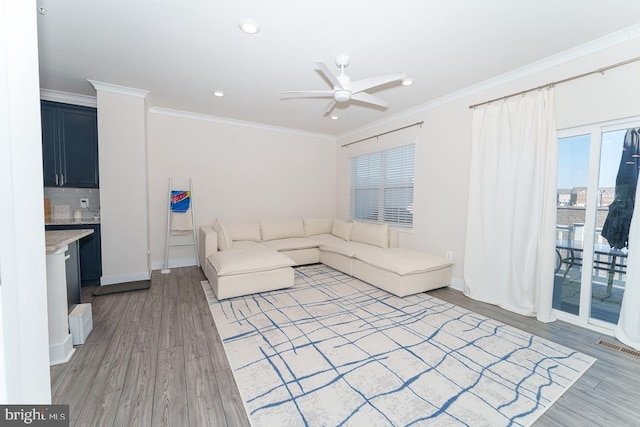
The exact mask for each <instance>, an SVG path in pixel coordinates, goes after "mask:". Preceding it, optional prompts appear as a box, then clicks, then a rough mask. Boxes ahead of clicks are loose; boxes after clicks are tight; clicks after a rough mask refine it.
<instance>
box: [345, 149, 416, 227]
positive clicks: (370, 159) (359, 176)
mask: <svg viewBox="0 0 640 427" xmlns="http://www.w3.org/2000/svg"><path fill="white" fill-rule="evenodd" d="M414 163H415V144H410V145H404V146H402V147H397V148H391V149H388V150H384V151H377V152H375V153H369V154H364V155H361V156H357V157H352V158H351V188H350V195H349V218H350V219H358V220H364V221H373V222H386V223H388V224H389V225H393V226H397V227H402V228H411V227H412V226H413V181H414V178H413V171H414Z"/></svg>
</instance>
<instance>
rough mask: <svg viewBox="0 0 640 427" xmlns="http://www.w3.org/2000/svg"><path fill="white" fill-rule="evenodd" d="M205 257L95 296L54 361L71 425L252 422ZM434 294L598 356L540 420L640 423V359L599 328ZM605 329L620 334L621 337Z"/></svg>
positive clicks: (445, 292)
mask: <svg viewBox="0 0 640 427" xmlns="http://www.w3.org/2000/svg"><path fill="white" fill-rule="evenodd" d="M201 280H204V275H203V274H202V271H201V270H200V269H199V268H197V267H184V268H177V269H173V270H172V271H171V273H170V274H166V275H163V274H160V273H159V272H156V271H154V272H153V276H152V286H151V288H150V289H148V290H143V291H135V292H126V293H120V294H112V295H104V296H99V297H92V296H91V292H93V290H94V288H83V302H91V304H92V310H93V324H94V329H93V331H92V332H91V334H90V335H89V338H88V340H87V342H86V343H85V344H84V345H81V346H77V347H76V352H75V353H74V355H73V358H72V359H71V361H70V362H69V363H66V364H63V365H57V366H54V367H52V368H51V385H52V393H53V403H68V404H69V405H70V411H71V425H72V426H82V427H85V426H127V427H129V426H153V427H156V426H165V425H171V426H181V427H182V426H249V422H248V419H247V416H246V414H245V412H244V407H243V404H242V402H241V400H240V396H239V394H238V390H237V387H236V385H235V382H234V379H233V375H232V373H231V371H230V369H229V365H228V363H227V360H226V357H225V355H224V351H223V348H222V343H221V341H220V337H219V336H218V333H217V331H216V328H215V324H214V323H213V318H212V316H211V314H210V312H209V308H208V306H207V304H206V300H205V296H204V293H203V291H202V288H201V285H200V281H201ZM430 293H431V294H432V295H434V296H436V297H438V298H440V299H443V300H446V301H450V302H452V303H455V304H457V305H459V306H462V307H465V308H467V309H470V310H473V311H475V312H478V313H480V314H483V315H485V316H488V317H491V318H494V319H496V320H499V321H501V322H504V323H506V324H509V325H512V326H515V327H517V328H520V329H523V330H526V331H529V332H530V333H532V334H535V335H538V336H541V337H544V338H547V339H550V340H552V341H555V342H558V343H562V344H564V345H566V346H568V347H570V348H573V349H575V350H578V351H581V352H583V353H586V354H589V355H591V356H594V357H596V358H597V359H598V361H597V362H596V363H595V365H594V366H592V367H591V368H590V369H589V371H587V373H586V374H585V375H583V376H582V377H581V378H580V379H579V380H578V381H577V382H576V384H574V385H573V386H572V387H571V388H570V389H569V390H568V391H567V392H566V393H565V394H564V395H563V396H562V397H561V398H560V399H559V400H558V401H557V402H556V403H555V404H554V405H553V407H551V408H550V409H549V410H548V411H547V412H546V413H545V414H544V415H543V416H542V417H541V418H540V419H539V420H538V421H537V422H536V424H535V425H536V426H563V427H564V426H581V427H582V426H638V425H640V369H639V368H640V359H636V358H634V357H633V356H630V355H627V354H624V353H619V352H615V351H612V350H609V349H607V348H605V347H602V346H599V345H596V344H595V341H596V340H597V339H598V338H600V337H601V336H600V335H599V334H597V333H595V332H590V331H587V330H584V329H582V328H578V327H575V326H572V325H569V324H566V323H564V322H554V323H551V324H543V323H540V322H537V321H536V320H535V319H531V318H526V317H522V316H518V315H515V314H513V313H509V312H507V311H504V310H502V309H499V308H496V307H494V306H491V305H487V304H483V303H479V302H476V301H472V300H470V299H468V298H466V297H465V296H464V295H462V294H461V293H460V292H458V291H455V290H452V289H439V290H436V291H432V292H430ZM603 338H607V339H609V340H610V341H613V338H609V337H603Z"/></svg>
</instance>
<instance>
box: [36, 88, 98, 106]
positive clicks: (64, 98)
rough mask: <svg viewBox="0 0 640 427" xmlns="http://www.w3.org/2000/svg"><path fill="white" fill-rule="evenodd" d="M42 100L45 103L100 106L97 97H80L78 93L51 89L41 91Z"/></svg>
mask: <svg viewBox="0 0 640 427" xmlns="http://www.w3.org/2000/svg"><path fill="white" fill-rule="evenodd" d="M40 99H44V100H45V101H54V102H63V103H65V104H73V105H82V106H83V107H93V108H96V107H97V106H98V101H97V99H96V97H95V96H89V95H79V94H77V93H69V92H61V91H58V90H51V89H40Z"/></svg>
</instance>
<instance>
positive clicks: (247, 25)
mask: <svg viewBox="0 0 640 427" xmlns="http://www.w3.org/2000/svg"><path fill="white" fill-rule="evenodd" d="M238 26H239V27H240V29H241V30H242V31H243V32H245V33H247V34H255V33H257V32H259V31H260V26H259V25H258V23H257V22H256V21H254V20H253V19H243V20H242V21H240V22H239V23H238Z"/></svg>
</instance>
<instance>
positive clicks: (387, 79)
mask: <svg viewBox="0 0 640 427" xmlns="http://www.w3.org/2000/svg"><path fill="white" fill-rule="evenodd" d="M405 77H407V75H406V74H405V73H395V74H388V75H386V76H378V77H370V78H368V79H362V80H356V81H355V82H351V89H350V90H351V93H358V92H362V91H363V90H367V89H371V88H372V87H376V86H380V85H383V84H386V83H391V82H395V81H398V80H402V79H404V78H405Z"/></svg>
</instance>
